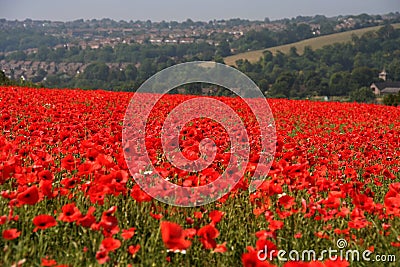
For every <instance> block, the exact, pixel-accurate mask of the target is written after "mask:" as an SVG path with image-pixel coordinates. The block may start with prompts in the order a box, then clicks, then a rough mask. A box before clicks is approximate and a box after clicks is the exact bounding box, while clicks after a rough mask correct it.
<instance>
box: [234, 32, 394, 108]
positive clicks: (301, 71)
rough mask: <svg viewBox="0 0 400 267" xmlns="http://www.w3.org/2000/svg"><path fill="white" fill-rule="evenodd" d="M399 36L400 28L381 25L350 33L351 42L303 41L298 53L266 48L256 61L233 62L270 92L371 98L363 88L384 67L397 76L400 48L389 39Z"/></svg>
mask: <svg viewBox="0 0 400 267" xmlns="http://www.w3.org/2000/svg"><path fill="white" fill-rule="evenodd" d="M399 42H400V30H399V29H393V27H389V26H385V27H383V28H382V29H381V30H379V31H378V32H376V33H374V32H370V33H366V34H364V35H363V36H361V37H357V36H354V37H353V40H352V43H335V44H332V45H328V46H325V47H323V48H321V49H317V50H312V49H311V48H310V47H305V49H304V53H303V54H301V55H299V53H298V51H296V49H295V48H292V49H291V50H290V52H289V53H288V54H284V53H280V52H278V53H276V54H275V55H274V54H272V53H271V52H265V53H264V56H263V57H262V58H261V59H260V60H259V61H258V62H255V63H250V62H249V61H247V60H241V61H237V68H238V69H239V70H241V71H243V72H244V73H246V74H247V75H249V76H250V77H251V78H252V79H254V80H255V81H256V82H257V84H260V85H262V87H263V88H270V89H269V90H267V95H268V96H270V97H287V98H304V97H310V96H316V95H321V96H323V95H325V96H341V97H345V96H352V99H353V100H354V101H359V102H370V101H373V98H372V95H371V94H370V92H369V91H370V90H367V89H365V88H364V89H362V90H361V88H362V87H369V86H370V84H371V83H372V82H377V81H378V73H379V72H380V71H381V70H382V68H384V67H385V68H386V70H387V71H388V73H389V79H391V80H400V61H399V59H398V58H399V56H400V49H399V47H398V45H397V46H395V45H393V44H398V43H399ZM383 51H385V52H383ZM287 73H291V79H288V77H287ZM284 77H286V78H284ZM260 81H263V82H260ZM266 81H267V82H268V84H266V83H265V82H266ZM367 91H368V92H367ZM353 92H354V93H353ZM388 101H389V102H390V101H392V100H388ZM390 103H392V102H390Z"/></svg>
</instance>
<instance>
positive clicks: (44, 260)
mask: <svg viewBox="0 0 400 267" xmlns="http://www.w3.org/2000/svg"><path fill="white" fill-rule="evenodd" d="M41 265H42V266H54V265H57V262H56V261H55V260H53V259H49V258H48V257H46V258H42V264H41Z"/></svg>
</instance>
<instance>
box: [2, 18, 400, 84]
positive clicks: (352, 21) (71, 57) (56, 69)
mask: <svg viewBox="0 0 400 267" xmlns="http://www.w3.org/2000/svg"><path fill="white" fill-rule="evenodd" d="M398 22H400V14H399V12H396V13H390V14H383V15H368V14H360V15H349V16H337V17H330V18H328V17H325V16H322V15H316V16H312V17H311V16H310V17H303V16H298V17H296V18H291V19H281V20H275V21H270V20H269V19H268V18H265V19H264V20H262V21H250V20H244V19H230V20H212V21H208V22H204V21H192V20H191V19H187V20H186V21H183V22H176V21H169V22H167V21H161V22H152V21H150V20H148V21H122V20H121V21H114V20H111V19H107V18H105V19H101V20H98V19H92V20H83V19H80V20H75V21H70V22H61V21H47V20H31V19H26V20H23V21H18V20H14V21H10V20H6V19H0V70H1V71H2V72H4V74H5V75H6V76H7V77H8V78H10V79H14V80H23V81H25V80H26V81H32V82H34V83H43V84H44V85H45V86H48V87H55V86H65V87H82V88H89V87H90V86H92V87H95V86H103V85H104V83H105V82H107V85H109V87H112V88H121V87H125V86H126V85H127V84H128V83H129V82H130V85H131V86H132V87H137V86H138V84H139V83H140V82H142V81H144V80H145V79H146V78H148V77H149V76H150V75H151V74H153V73H155V72H156V71H157V70H159V69H162V68H164V67H167V66H170V65H172V64H176V63H179V62H184V61H190V60H214V61H221V62H222V61H223V60H222V58H223V57H226V56H229V55H234V54H237V53H241V52H246V51H252V50H257V49H265V48H268V47H273V46H277V45H283V44H290V43H294V42H297V41H301V40H304V39H309V38H313V37H317V36H322V35H328V34H333V33H338V32H344V31H349V30H354V29H361V28H366V27H371V26H378V25H387V24H393V23H398ZM100 63H101V65H99V64H100ZM88 67H91V70H92V71H93V72H96V73H98V75H97V78H96V79H97V80H101V81H102V83H97V84H96V83H92V84H91V85H89V84H88V83H87V82H85V81H83V80H85V79H86V80H89V76H88V74H85V75H86V76H85V75H83V74H84V73H85V70H86V69H87V68H88ZM104 77H106V78H104ZM90 79H92V78H90ZM92 80H93V79H92ZM114 81H118V82H115V83H113V82H114ZM122 85H124V86H122Z"/></svg>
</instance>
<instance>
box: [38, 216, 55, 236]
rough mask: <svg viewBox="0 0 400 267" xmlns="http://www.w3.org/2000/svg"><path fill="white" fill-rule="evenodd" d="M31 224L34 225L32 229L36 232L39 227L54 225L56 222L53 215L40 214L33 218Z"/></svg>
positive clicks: (44, 227) (42, 228) (45, 227)
mask: <svg viewBox="0 0 400 267" xmlns="http://www.w3.org/2000/svg"><path fill="white" fill-rule="evenodd" d="M33 224H34V225H35V226H36V227H35V229H33V231H34V232H36V231H37V230H39V229H41V230H44V229H47V228H50V227H53V226H56V225H57V222H56V220H55V219H54V217H52V216H50V215H46V214H42V215H37V216H36V217H35V218H33Z"/></svg>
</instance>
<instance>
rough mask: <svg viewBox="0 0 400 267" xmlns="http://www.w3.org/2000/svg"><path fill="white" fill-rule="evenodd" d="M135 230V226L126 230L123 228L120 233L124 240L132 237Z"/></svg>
mask: <svg viewBox="0 0 400 267" xmlns="http://www.w3.org/2000/svg"><path fill="white" fill-rule="evenodd" d="M135 230H136V228H135V227H132V228H129V229H127V230H125V229H123V230H122V233H121V236H122V238H123V239H124V240H127V239H130V238H132V237H133V236H134V235H135Z"/></svg>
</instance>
